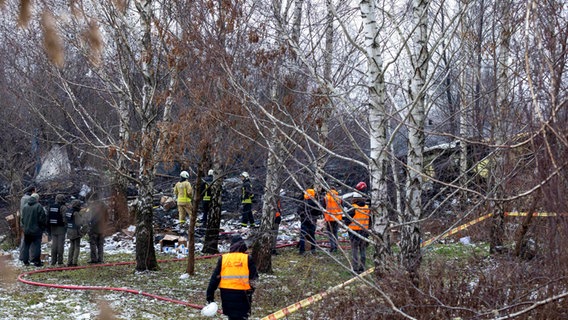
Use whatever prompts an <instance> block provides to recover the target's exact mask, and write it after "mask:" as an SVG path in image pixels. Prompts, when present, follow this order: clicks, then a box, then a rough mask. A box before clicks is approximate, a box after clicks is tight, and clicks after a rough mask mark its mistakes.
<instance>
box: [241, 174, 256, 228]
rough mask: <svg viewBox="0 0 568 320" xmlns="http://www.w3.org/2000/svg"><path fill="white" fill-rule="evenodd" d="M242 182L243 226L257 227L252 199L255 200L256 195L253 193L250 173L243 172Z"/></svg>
mask: <svg viewBox="0 0 568 320" xmlns="http://www.w3.org/2000/svg"><path fill="white" fill-rule="evenodd" d="M241 180H242V181H243V185H242V187H241V204H242V205H243V211H242V216H241V226H243V227H246V226H247V225H248V226H249V227H256V224H255V223H254V217H253V215H252V199H253V198H254V194H253V193H252V184H251V182H250V176H249V174H248V172H246V171H243V173H241Z"/></svg>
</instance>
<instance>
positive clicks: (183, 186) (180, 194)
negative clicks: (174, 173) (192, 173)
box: [174, 181, 191, 203]
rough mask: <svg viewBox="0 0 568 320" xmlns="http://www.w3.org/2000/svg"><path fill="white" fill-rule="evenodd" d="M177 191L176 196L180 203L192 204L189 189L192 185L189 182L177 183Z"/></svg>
mask: <svg viewBox="0 0 568 320" xmlns="http://www.w3.org/2000/svg"><path fill="white" fill-rule="evenodd" d="M174 188H175V189H176V190H175V192H174V194H175V195H176V196H177V202H178V203H190V202H191V195H190V194H189V193H188V189H189V188H191V185H190V184H189V182H188V181H183V182H181V181H180V182H178V183H176V185H175V187H174Z"/></svg>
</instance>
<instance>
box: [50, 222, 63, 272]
mask: <svg viewBox="0 0 568 320" xmlns="http://www.w3.org/2000/svg"><path fill="white" fill-rule="evenodd" d="M66 231H67V230H66V228H65V227H64V226H63V227H61V226H58V227H51V264H52V265H54V264H56V263H57V264H63V251H64V250H65V249H64V248H65V233H66Z"/></svg>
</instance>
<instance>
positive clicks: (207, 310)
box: [201, 301, 219, 317]
mask: <svg viewBox="0 0 568 320" xmlns="http://www.w3.org/2000/svg"><path fill="white" fill-rule="evenodd" d="M217 310H219V306H218V305H217V302H215V301H213V302H211V303H209V304H208V305H206V306H205V307H203V309H201V314H202V315H204V316H206V317H213V316H215V314H217Z"/></svg>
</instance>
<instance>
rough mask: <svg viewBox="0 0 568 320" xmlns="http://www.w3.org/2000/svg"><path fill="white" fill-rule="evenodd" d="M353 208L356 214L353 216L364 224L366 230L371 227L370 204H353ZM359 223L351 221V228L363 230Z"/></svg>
mask: <svg viewBox="0 0 568 320" xmlns="http://www.w3.org/2000/svg"><path fill="white" fill-rule="evenodd" d="M353 208H354V209H355V215H354V216H353V220H355V221H357V222H358V223H359V224H360V225H362V226H363V228H364V229H365V230H368V229H369V216H370V213H371V210H370V209H369V206H368V205H364V206H362V207H361V206H358V205H356V204H353ZM363 228H361V227H360V226H359V225H358V224H356V223H351V224H350V225H349V229H351V230H363Z"/></svg>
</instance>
